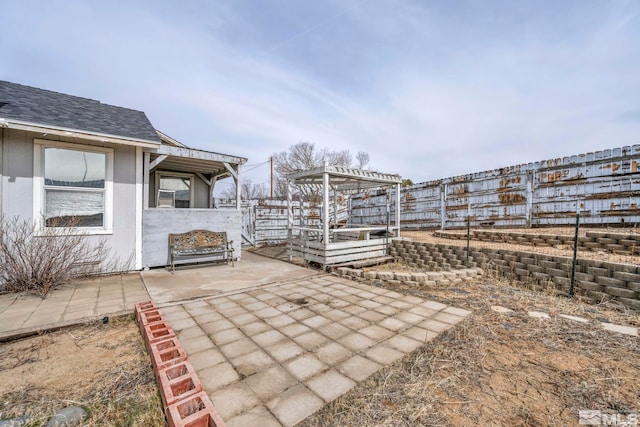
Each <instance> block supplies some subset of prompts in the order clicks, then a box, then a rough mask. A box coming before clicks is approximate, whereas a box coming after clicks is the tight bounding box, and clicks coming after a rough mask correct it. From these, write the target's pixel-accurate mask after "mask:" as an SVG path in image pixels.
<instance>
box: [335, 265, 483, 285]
mask: <svg viewBox="0 0 640 427" xmlns="http://www.w3.org/2000/svg"><path fill="white" fill-rule="evenodd" d="M337 272H338V275H340V276H342V277H346V278H348V279H352V280H356V281H359V282H365V283H372V282H373V281H375V280H379V281H383V282H387V283H391V284H400V283H404V284H406V285H415V286H419V285H426V286H438V285H444V284H448V283H459V282H462V281H463V280H466V279H468V278H474V277H477V276H479V275H482V270H481V269H479V268H464V269H457V270H449V271H444V272H432V271H429V272H426V273H419V272H406V271H402V272H395V271H364V270H361V269H358V268H349V267H339V268H338V269H337Z"/></svg>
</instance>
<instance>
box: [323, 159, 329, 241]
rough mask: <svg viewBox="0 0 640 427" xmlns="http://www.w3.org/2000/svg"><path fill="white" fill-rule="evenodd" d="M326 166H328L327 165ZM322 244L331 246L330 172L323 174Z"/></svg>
mask: <svg viewBox="0 0 640 427" xmlns="http://www.w3.org/2000/svg"><path fill="white" fill-rule="evenodd" d="M325 166H326V165H325ZM322 206H323V209H322V242H323V243H324V246H325V247H326V246H327V245H328V244H329V172H328V171H326V170H325V171H324V172H323V173H322Z"/></svg>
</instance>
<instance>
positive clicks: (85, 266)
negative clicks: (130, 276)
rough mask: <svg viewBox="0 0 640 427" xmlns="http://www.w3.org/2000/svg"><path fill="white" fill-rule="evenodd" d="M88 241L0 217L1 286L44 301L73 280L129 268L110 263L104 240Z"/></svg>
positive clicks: (67, 231)
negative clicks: (33, 295) (51, 293)
mask: <svg viewBox="0 0 640 427" xmlns="http://www.w3.org/2000/svg"><path fill="white" fill-rule="evenodd" d="M65 225H67V224H65ZM88 237H89V236H88V235H86V234H82V233H81V232H76V233H73V232H70V229H68V228H65V227H47V228H45V229H44V230H41V229H40V228H39V227H38V226H34V224H33V223H32V221H30V220H28V219H27V220H24V219H20V218H18V217H11V218H7V217H5V216H4V215H0V285H3V286H4V288H5V290H6V291H9V292H28V293H31V294H35V295H39V296H40V297H42V298H44V297H46V296H47V294H48V293H49V292H50V291H51V290H53V289H54V288H56V287H58V286H61V285H63V284H65V283H68V282H70V281H72V280H74V279H82V278H86V277H88V276H90V275H95V274H98V273H104V272H106V271H122V270H123V269H124V268H123V267H125V265H128V261H127V262H125V263H120V262H119V261H118V260H112V261H108V260H110V259H111V255H110V253H111V251H110V250H109V248H108V247H107V244H106V242H105V240H104V239H96V241H95V242H94V241H90V240H89V238H88Z"/></svg>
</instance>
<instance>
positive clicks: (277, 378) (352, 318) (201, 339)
mask: <svg viewBox="0 0 640 427" xmlns="http://www.w3.org/2000/svg"><path fill="white" fill-rule="evenodd" d="M272 262H274V263H276V265H275V266H274V267H276V266H277V267H278V268H279V267H281V266H282V267H283V268H286V267H288V265H287V264H284V263H282V262H281V261H272ZM212 268H219V266H218V267H212ZM276 270H277V269H276ZM294 270H295V269H294ZM303 271H304V273H305V274H304V275H302V276H297V277H296V278H294V279H290V280H288V281H285V280H282V281H280V282H278V283H274V284H266V285H261V286H257V287H256V286H253V287H248V288H247V289H244V290H240V291H236V292H226V293H222V294H219V295H214V296H205V297H203V298H199V299H197V300H187V301H181V302H178V303H167V304H165V306H164V307H165V308H163V306H162V305H160V309H161V310H162V311H163V313H164V315H165V318H166V319H167V321H168V322H169V323H170V324H171V325H172V327H173V328H174V329H175V330H176V333H177V334H178V338H179V339H180V341H185V342H186V343H188V345H187V346H193V347H194V348H196V349H198V352H197V353H196V354H195V355H191V354H189V360H190V361H191V363H192V365H193V366H194V368H195V370H196V373H197V374H198V377H199V378H200V381H201V382H202V384H203V386H204V388H205V390H206V392H207V393H208V394H209V396H210V397H211V399H212V400H213V401H214V403H216V402H217V403H218V404H219V405H223V406H224V408H219V410H220V412H221V413H223V414H224V416H226V417H225V420H226V421H227V422H229V425H233V426H235V427H242V426H251V427H253V426H255V425H256V419H258V418H257V417H259V416H264V417H265V423H266V424H265V425H274V426H293V425H295V424H297V423H298V422H300V421H301V420H303V419H305V418H306V417H308V416H310V415H311V414H313V413H314V412H316V411H317V410H318V409H320V408H321V407H322V406H323V405H324V404H326V403H327V402H330V401H332V400H334V399H336V398H338V397H339V396H341V395H343V394H344V393H347V392H348V391H349V390H351V389H352V388H353V387H355V386H356V385H357V383H358V382H361V381H364V380H365V379H366V378H368V377H369V376H370V375H372V374H374V373H375V372H377V371H379V370H380V369H382V368H383V367H384V366H385V365H388V364H390V363H393V362H394V361H396V360H397V359H399V358H401V357H403V356H405V355H406V354H408V353H410V352H412V351H413V350H415V349H416V348H418V347H419V346H421V345H423V344H424V343H425V342H427V341H430V340H431V339H433V338H434V337H435V336H437V335H438V333H440V332H442V331H443V330H446V329H448V328H451V327H454V325H455V324H456V323H458V322H459V321H461V320H463V319H464V318H465V317H466V316H467V315H468V314H469V312H468V311H464V310H457V309H454V308H453V307H448V306H446V305H444V304H439V303H435V302H433V301H427V300H423V299H421V298H416V297H411V298H407V297H406V296H404V295H401V294H399V293H396V292H391V291H389V290H386V289H383V288H377V287H372V286H368V285H365V284H361V283H357V282H353V281H350V280H347V279H343V278H340V277H335V276H332V275H329V274H324V273H316V274H313V275H310V274H309V270H304V269H303ZM295 273H296V272H295V271H294V275H295ZM273 277H275V276H271V279H273ZM280 278H283V276H280ZM174 280H175V279H174ZM205 291H206V292H211V291H216V289H214V288H209V289H206V290H205ZM217 291H221V292H222V291H223V290H222V289H220V288H218V289H217ZM164 295H165V296H166V295H169V293H165V294H164ZM178 295H182V296H184V294H181V293H179V292H178V293H174V294H173V296H172V297H171V298H174V297H179V296H178ZM374 298H376V299H377V300H378V301H377V302H378V304H377V305H375V307H374V306H373V305H372V304H371V303H370V302H371V300H372V299H374ZM390 307H393V308H394V309H393V310H390ZM360 308H362V309H363V310H360ZM438 315H439V316H440V317H439V318H440V319H441V320H446V322H445V321H437V320H434V318H435V317H436V316H438ZM445 317H446V319H445ZM201 319H202V320H201ZM214 319H215V320H214ZM400 319H402V320H400ZM205 321H206V322H205ZM418 324H419V325H422V326H417V325H418ZM202 333H204V334H205V335H204V336H203V335H202ZM207 340H208V341H209V343H210V345H209V343H207ZM187 346H185V348H186V347H187ZM267 420H268V422H266V421H267Z"/></svg>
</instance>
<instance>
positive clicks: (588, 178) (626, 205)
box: [350, 145, 640, 229]
mask: <svg viewBox="0 0 640 427" xmlns="http://www.w3.org/2000/svg"><path fill="white" fill-rule="evenodd" d="M638 163H640V145H634V146H630V147H621V148H614V149H611V150H603V151H596V152H594V153H586V154H579V155H575V156H570V157H563V158H557V159H552V160H546V161H541V162H535V163H528V164H522V165H517V166H510V167H505V168H501V169H494V170H491V171H485V172H478V173H472V174H467V175H462V176H456V177H451V178H445V179H441V180H435V181H428V182H423V183H420V184H415V185H413V186H410V187H405V188H403V189H402V192H401V200H402V206H401V208H400V211H401V213H400V218H401V225H402V227H403V228H405V229H407V228H408V229H411V228H414V229H435V228H440V229H448V228H463V227H465V226H466V219H467V216H469V217H470V218H471V222H472V225H474V226H493V227H514V228H515V227H542V226H553V225H572V224H574V222H575V215H576V211H577V210H579V211H580V212H581V213H580V217H581V223H582V224H589V225H634V224H637V223H638V222H640V209H639V208H638V202H639V199H640V171H639V170H638ZM386 203H387V195H386V192H381V191H380V192H376V191H373V192H369V193H363V194H360V195H357V196H354V197H353V198H352V200H351V219H350V221H351V222H352V223H362V224H383V223H384V222H385V221H386ZM396 214H397V213H396V212H395V211H392V217H393V218H395V215H396Z"/></svg>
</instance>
